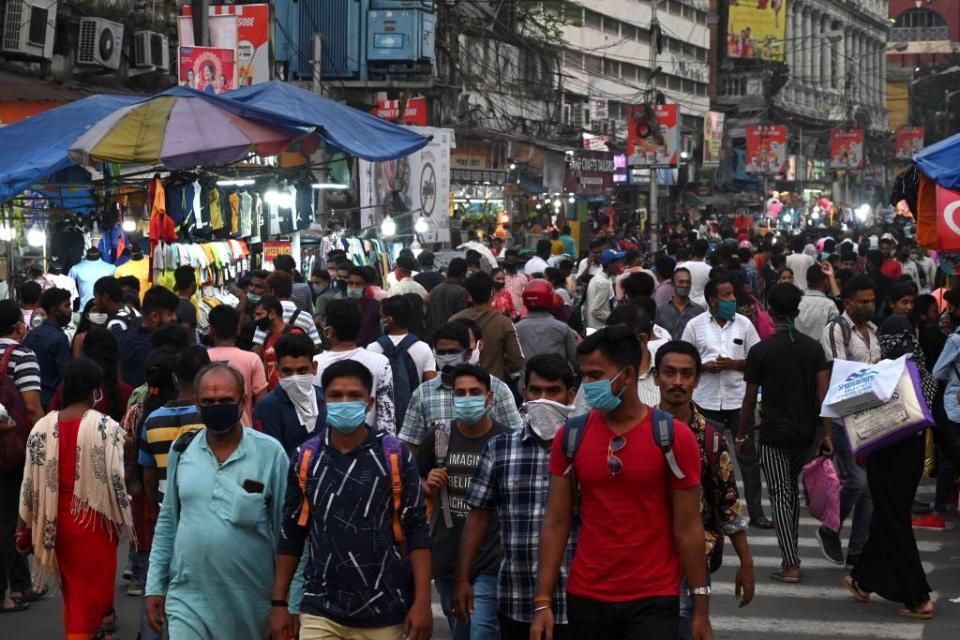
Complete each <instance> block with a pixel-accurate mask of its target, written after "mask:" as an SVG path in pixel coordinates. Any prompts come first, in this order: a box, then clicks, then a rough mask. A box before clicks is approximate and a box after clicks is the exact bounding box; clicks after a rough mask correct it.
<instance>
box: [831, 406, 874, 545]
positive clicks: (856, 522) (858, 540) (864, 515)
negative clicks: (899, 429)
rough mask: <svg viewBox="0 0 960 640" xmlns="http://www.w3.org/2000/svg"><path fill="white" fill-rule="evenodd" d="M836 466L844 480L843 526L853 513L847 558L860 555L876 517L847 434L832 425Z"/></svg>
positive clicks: (864, 475)
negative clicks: (871, 523) (872, 517)
mask: <svg viewBox="0 0 960 640" xmlns="http://www.w3.org/2000/svg"><path fill="white" fill-rule="evenodd" d="M833 463H834V464H835V465H836V467H837V471H839V472H840V475H842V476H843V483H842V484H841V485H840V526H841V527H842V526H843V522H844V520H846V519H847V516H849V515H850V513H851V512H853V524H851V525H850V541H849V542H848V543H847V555H859V554H860V552H861V551H862V550H863V545H864V544H866V542H867V537H868V536H869V535H870V518H871V516H872V515H873V500H872V499H871V498H870V489H869V488H868V487H867V472H866V471H864V469H863V468H862V467H860V466H858V465H857V463H856V460H854V456H853V450H852V449H851V448H850V441H849V440H848V439H847V432H846V431H844V429H843V427H841V426H840V425H838V424H834V425H833Z"/></svg>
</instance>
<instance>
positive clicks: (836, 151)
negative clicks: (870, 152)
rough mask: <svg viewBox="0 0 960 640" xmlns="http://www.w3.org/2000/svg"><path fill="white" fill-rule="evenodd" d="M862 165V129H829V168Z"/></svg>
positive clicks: (852, 167)
mask: <svg viewBox="0 0 960 640" xmlns="http://www.w3.org/2000/svg"><path fill="white" fill-rule="evenodd" d="M862 166H863V129H831V130H830V168H831V169H859V168H860V167H862Z"/></svg>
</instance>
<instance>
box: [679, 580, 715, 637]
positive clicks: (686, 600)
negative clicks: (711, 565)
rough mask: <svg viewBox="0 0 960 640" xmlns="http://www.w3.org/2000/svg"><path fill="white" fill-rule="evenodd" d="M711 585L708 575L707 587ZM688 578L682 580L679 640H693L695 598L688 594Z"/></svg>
mask: <svg viewBox="0 0 960 640" xmlns="http://www.w3.org/2000/svg"><path fill="white" fill-rule="evenodd" d="M710 583H711V577H710V574H709V573H707V585H709V584H710ZM687 589H688V587H687V576H686V575H684V576H683V578H682V579H681V580H680V626H679V627H678V628H677V640H691V639H692V638H693V596H691V595H690V594H689V593H687Z"/></svg>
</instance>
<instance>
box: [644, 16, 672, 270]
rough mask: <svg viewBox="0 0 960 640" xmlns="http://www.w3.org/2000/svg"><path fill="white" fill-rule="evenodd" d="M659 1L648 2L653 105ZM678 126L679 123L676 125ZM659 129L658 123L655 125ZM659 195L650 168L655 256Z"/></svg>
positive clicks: (655, 176)
mask: <svg viewBox="0 0 960 640" xmlns="http://www.w3.org/2000/svg"><path fill="white" fill-rule="evenodd" d="M658 2H660V0H650V9H651V14H650V76H651V79H650V84H651V86H652V87H653V91H652V93H651V95H652V99H653V104H654V105H656V103H657V76H658V75H659V74H658V73H657V52H658V49H659V48H660V23H659V22H658V21H657V3H658ZM678 125H679V123H678ZM657 126H658V127H659V126H660V125H659V123H658V124H657ZM658 199H659V194H658V193H657V167H656V166H653V167H650V207H649V209H648V212H649V214H650V253H653V254H656V253H657V251H658V250H659V248H660V247H659V244H660V242H659V240H660V238H659V235H658V234H659V232H660V230H659V227H660V211H659V208H658V207H657V205H658V202H657V200H658Z"/></svg>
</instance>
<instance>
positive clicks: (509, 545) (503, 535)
mask: <svg viewBox="0 0 960 640" xmlns="http://www.w3.org/2000/svg"><path fill="white" fill-rule="evenodd" d="M575 392H576V389H575V387H574V373H573V369H572V368H571V367H570V364H569V363H568V362H567V361H566V360H565V359H564V358H563V357H562V356H560V355H559V354H555V353H550V354H542V355H539V356H535V357H533V358H531V359H530V360H528V361H527V364H526V379H525V384H524V400H525V403H524V405H523V413H524V415H525V425H524V427H523V428H522V429H519V430H517V431H516V432H514V433H509V434H504V435H502V436H500V437H497V438H494V439H493V440H491V441H490V442H489V443H488V444H487V447H486V449H485V450H484V452H483V456H482V457H481V459H480V466H479V467H478V468H477V471H476V474H475V475H474V477H473V481H472V482H471V484H470V490H469V491H468V492H467V497H466V503H467V504H468V505H469V506H470V507H471V510H470V515H469V516H468V518H467V521H466V523H465V524H464V528H463V533H462V535H461V538H460V553H459V558H458V565H457V574H456V579H455V580H454V591H453V610H454V614H455V615H457V616H458V617H459V618H460V619H461V620H463V621H466V620H467V619H468V618H469V616H470V615H471V614H472V613H473V587H472V585H471V584H470V571H471V568H472V567H473V564H474V559H475V558H476V556H477V554H478V553H479V551H480V547H481V545H482V543H483V540H484V535H485V533H486V530H487V525H488V523H489V522H490V521H491V519H492V518H493V515H494V513H493V511H494V509H496V516H497V518H498V519H499V522H500V547H501V552H502V554H503V561H502V563H501V565H500V574H499V584H498V588H497V592H498V593H499V598H500V602H499V612H498V614H499V615H498V617H499V619H500V638H501V640H527V639H528V638H529V637H530V622H531V621H532V620H533V597H534V595H536V588H537V556H538V540H539V536H540V524H541V522H542V521H543V514H544V510H545V508H546V505H547V494H548V493H549V487H550V474H549V473H548V471H547V466H548V463H549V460H550V443H551V442H552V440H553V437H554V434H555V433H556V432H557V429H558V427H560V426H561V425H562V424H563V423H564V421H565V420H566V417H567V416H568V415H569V413H570V411H571V410H572V408H573V407H572V402H573V396H574V394H575ZM575 539H576V531H571V533H570V540H569V541H568V542H567V550H566V554H565V556H564V560H563V564H562V565H561V567H560V577H559V580H558V581H557V586H556V589H555V591H554V593H553V604H554V606H555V607H556V608H555V611H554V620H555V626H554V630H553V637H554V639H555V640H563V638H564V637H565V634H566V625H567V607H566V590H567V575H568V572H569V569H570V561H571V560H572V558H573V547H574V540H575Z"/></svg>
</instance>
